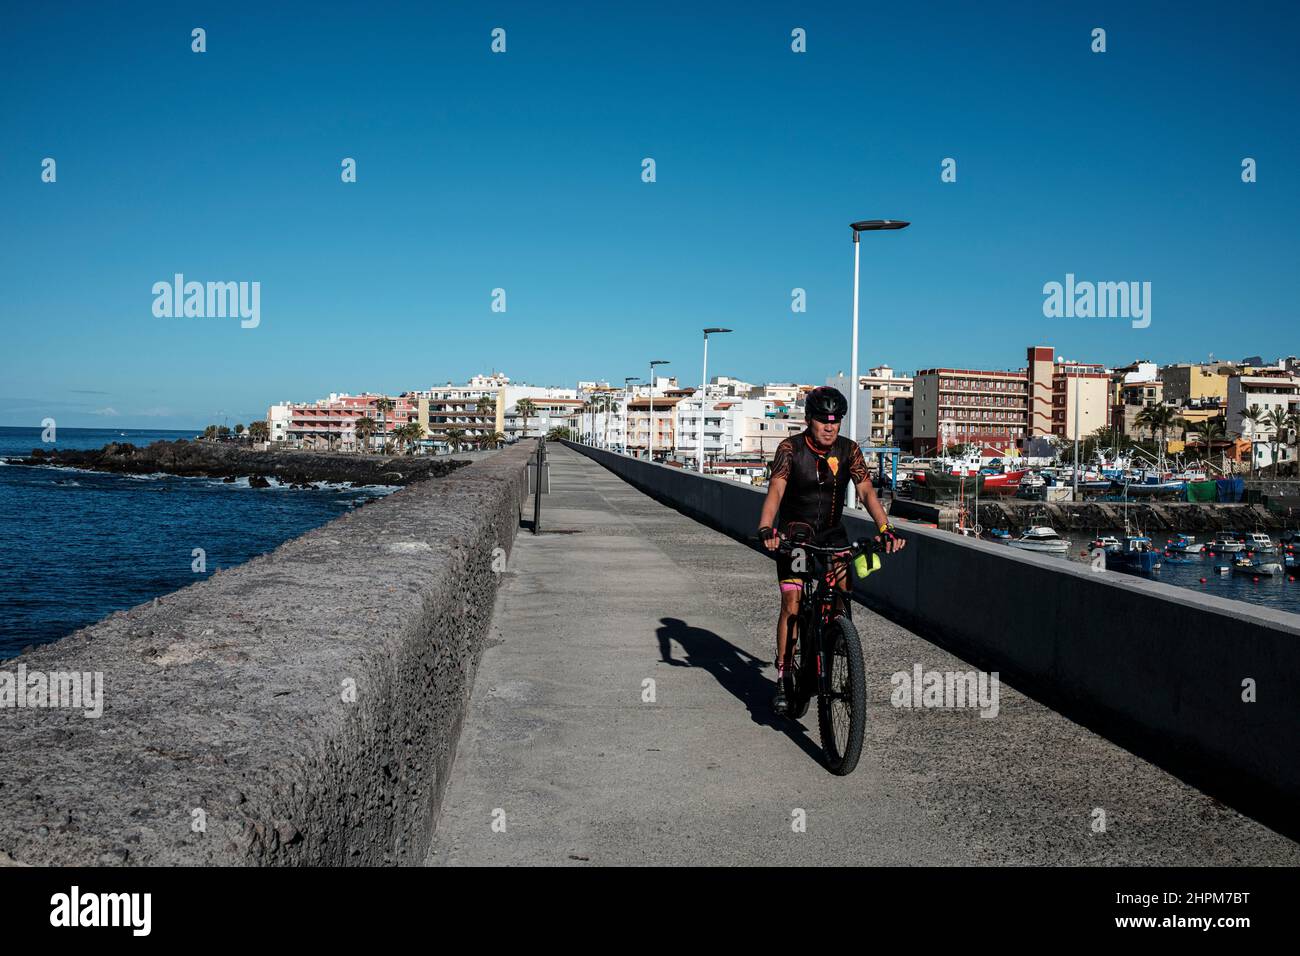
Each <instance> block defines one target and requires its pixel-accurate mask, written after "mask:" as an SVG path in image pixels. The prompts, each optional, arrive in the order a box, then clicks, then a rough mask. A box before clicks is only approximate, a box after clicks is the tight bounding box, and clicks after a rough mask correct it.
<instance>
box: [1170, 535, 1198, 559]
mask: <svg viewBox="0 0 1300 956" xmlns="http://www.w3.org/2000/svg"><path fill="white" fill-rule="evenodd" d="M1169 550H1170V551H1173V552H1174V553H1176V554H1204V553H1205V545H1204V544H1201V543H1199V542H1197V540H1196V538H1195V537H1193V536H1192V535H1190V534H1177V535H1174V539H1173V540H1172V541H1170V542H1169Z"/></svg>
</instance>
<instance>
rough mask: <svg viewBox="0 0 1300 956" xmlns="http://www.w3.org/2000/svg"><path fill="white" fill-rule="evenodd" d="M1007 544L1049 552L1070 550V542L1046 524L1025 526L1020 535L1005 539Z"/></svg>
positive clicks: (1055, 552)
mask: <svg viewBox="0 0 1300 956" xmlns="http://www.w3.org/2000/svg"><path fill="white" fill-rule="evenodd" d="M1007 545H1008V546H1009V547H1012V548H1019V549H1021V550H1022V551H1046V552H1048V553H1049V554H1064V553H1065V552H1067V551H1069V550H1070V542H1069V541H1067V540H1066V539H1065V538H1062V537H1061V536H1060V535H1059V534H1057V533H1056V531H1055V530H1054V529H1052V528H1049V527H1047V526H1046V525H1035V526H1034V527H1032V528H1026V529H1025V530H1024V531H1023V532H1021V535H1020V537H1018V538H1014V539H1012V540H1009V541H1007Z"/></svg>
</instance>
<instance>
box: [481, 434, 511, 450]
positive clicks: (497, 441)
mask: <svg viewBox="0 0 1300 956" xmlns="http://www.w3.org/2000/svg"><path fill="white" fill-rule="evenodd" d="M483 440H484V441H485V442H486V443H487V444H489V445H491V446H492V447H494V448H500V447H501V446H502V444H503V443H504V442H505V440H506V436H505V435H503V434H501V432H492V434H490V435H484V436H483Z"/></svg>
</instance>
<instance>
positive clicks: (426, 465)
mask: <svg viewBox="0 0 1300 956" xmlns="http://www.w3.org/2000/svg"><path fill="white" fill-rule="evenodd" d="M8 461H9V463H10V464H14V465H30V466H42V465H47V466H60V467H65V468H84V469H87V470H88V471H106V472H115V473H118V474H129V475H148V474H155V473H159V472H161V473H163V474H168V475H180V476H183V477H195V478H226V479H231V480H234V479H238V478H248V479H249V485H250V486H251V487H254V488H257V487H266V486H267V485H268V482H267V480H266V479H269V478H274V479H276V481H277V482H279V483H280V484H288V485H306V484H309V483H311V482H317V481H330V482H339V483H343V482H348V483H351V484H353V485H409V484H411V483H413V482H417V481H424V480H425V479H427V478H441V477H443V476H445V475H449V474H451V473H452V472H453V471H455V470H456V469H457V468H461V467H463V466H464V465H468V464H469V462H468V461H465V460H459V461H458V460H456V459H454V458H431V457H423V456H397V457H389V456H383V455H354V454H344V453H341V452H314V451H253V450H252V449H250V448H245V447H242V446H239V445H230V444H220V443H215V442H203V441H187V440H185V439H180V440H177V441H171V442H167V441H156V442H154V443H153V444H151V445H147V446H145V447H139V446H136V445H132V444H129V443H117V442H111V443H110V444H107V445H105V446H104V447H103V448H99V449H91V450H87V451H58V450H55V451H49V450H47V449H43V448H34V449H32V453H31V456H30V457H28V458H10V459H8Z"/></svg>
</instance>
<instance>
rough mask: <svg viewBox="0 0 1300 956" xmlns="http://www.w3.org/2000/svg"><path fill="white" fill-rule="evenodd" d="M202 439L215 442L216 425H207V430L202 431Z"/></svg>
mask: <svg viewBox="0 0 1300 956" xmlns="http://www.w3.org/2000/svg"><path fill="white" fill-rule="evenodd" d="M203 438H204V440H205V441H216V440H217V426H216V425H209V426H208V427H207V428H205V429H203Z"/></svg>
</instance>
